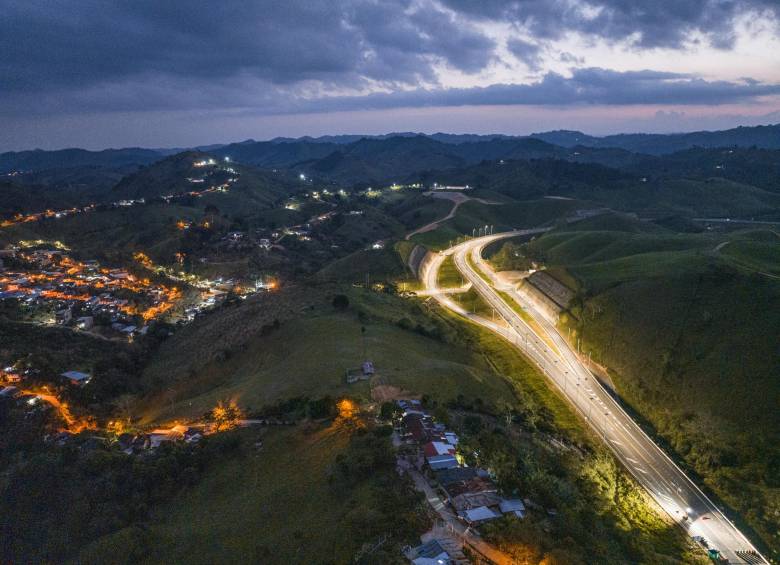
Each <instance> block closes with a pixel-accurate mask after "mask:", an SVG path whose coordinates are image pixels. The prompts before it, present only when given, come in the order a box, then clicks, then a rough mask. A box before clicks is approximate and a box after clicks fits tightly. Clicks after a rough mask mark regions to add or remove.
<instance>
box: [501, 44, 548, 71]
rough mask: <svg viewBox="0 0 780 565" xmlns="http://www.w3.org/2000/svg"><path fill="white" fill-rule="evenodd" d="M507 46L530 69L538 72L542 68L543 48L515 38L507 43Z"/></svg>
mask: <svg viewBox="0 0 780 565" xmlns="http://www.w3.org/2000/svg"><path fill="white" fill-rule="evenodd" d="M506 46H507V48H508V49H509V51H510V52H511V53H512V55H514V56H515V57H517V58H518V59H520V60H521V61H522V62H523V63H525V64H526V65H528V67H529V68H531V69H533V70H537V69H539V68H540V67H541V63H542V56H541V54H542V48H541V47H540V46H539V45H537V44H536V43H531V42H530V41H525V40H524V39H519V38H516V37H515V38H512V39H510V40H509V41H507V45H506Z"/></svg>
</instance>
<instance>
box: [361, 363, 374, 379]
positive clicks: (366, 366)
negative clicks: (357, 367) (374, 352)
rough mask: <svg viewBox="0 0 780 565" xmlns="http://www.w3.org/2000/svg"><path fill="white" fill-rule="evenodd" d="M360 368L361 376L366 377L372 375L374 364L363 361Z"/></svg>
mask: <svg viewBox="0 0 780 565" xmlns="http://www.w3.org/2000/svg"><path fill="white" fill-rule="evenodd" d="M361 368H362V369H363V375H364V376H366V377H368V376H370V375H373V374H374V364H373V363H372V362H371V361H363V364H362V365H361Z"/></svg>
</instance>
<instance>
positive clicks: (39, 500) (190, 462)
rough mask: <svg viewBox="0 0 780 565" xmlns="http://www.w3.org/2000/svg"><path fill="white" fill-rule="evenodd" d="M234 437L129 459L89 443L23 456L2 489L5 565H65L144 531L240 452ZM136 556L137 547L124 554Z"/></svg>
mask: <svg viewBox="0 0 780 565" xmlns="http://www.w3.org/2000/svg"><path fill="white" fill-rule="evenodd" d="M236 440H237V438H236V437H235V436H234V435H233V434H217V435H215V436H209V437H208V438H206V439H204V440H203V441H202V442H200V443H199V444H198V445H196V446H190V445H184V444H173V445H169V444H164V445H162V446H160V448H158V450H157V452H156V453H155V454H154V455H151V456H148V457H134V456H128V455H125V454H124V453H122V452H121V451H119V450H118V449H116V448H114V447H112V446H110V445H105V444H102V443H97V442H95V441H94V440H91V439H89V438H82V439H77V440H75V441H73V442H70V443H68V444H67V445H66V446H65V447H54V446H51V445H49V446H46V449H44V448H40V449H37V450H34V451H21V452H18V453H17V454H16V456H15V462H14V463H13V464H12V465H10V466H8V467H7V469H6V471H5V480H4V481H3V484H2V486H0V507H2V508H3V512H2V516H3V518H2V519H0V561H2V562H4V563H22V562H25V563H30V562H44V563H51V562H62V561H65V560H67V559H69V558H73V557H75V556H76V555H77V554H78V551H79V550H80V549H82V548H84V547H85V546H86V545H87V544H89V543H90V542H91V541H93V540H96V539H98V538H100V537H102V536H106V535H112V534H113V533H115V532H118V531H120V530H122V529H125V528H128V527H131V526H133V525H138V524H140V523H141V522H142V521H143V520H145V519H146V518H147V517H148V515H149V511H150V510H151V508H153V507H154V506H155V505H159V504H160V503H161V502H162V501H165V500H167V499H169V498H170V497H172V496H173V495H175V494H176V493H178V492H179V491H180V490H181V489H182V488H184V487H186V486H187V485H192V484H194V483H195V482H197V481H198V480H199V478H200V477H201V475H202V473H203V472H204V470H205V469H206V468H207V467H208V466H209V465H210V464H212V463H213V462H215V461H220V460H224V458H225V457H230V456H233V455H234V454H235V453H237V448H238V446H239V443H238V442H237V441H236ZM125 549H126V550H127V551H131V549H132V548H131V547H127V548H125Z"/></svg>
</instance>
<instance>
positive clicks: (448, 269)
mask: <svg viewBox="0 0 780 565" xmlns="http://www.w3.org/2000/svg"><path fill="white" fill-rule="evenodd" d="M436 284H438V285H439V287H440V288H459V287H461V286H463V284H464V280H463V275H461V274H460V271H458V269H457V267H455V258H454V256H453V255H447V257H446V258H445V259H444V261H443V262H442V264H441V267H439V277H438V278H437V279H436Z"/></svg>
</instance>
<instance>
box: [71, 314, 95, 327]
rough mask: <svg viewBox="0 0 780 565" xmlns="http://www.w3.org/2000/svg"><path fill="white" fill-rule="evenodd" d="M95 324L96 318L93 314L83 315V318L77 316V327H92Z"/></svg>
mask: <svg viewBox="0 0 780 565" xmlns="http://www.w3.org/2000/svg"><path fill="white" fill-rule="evenodd" d="M94 325H95V318H93V317H92V316H82V317H81V318H76V327H78V328H80V329H82V330H89V329H92V327H93V326H94Z"/></svg>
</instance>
